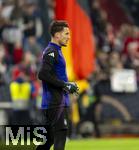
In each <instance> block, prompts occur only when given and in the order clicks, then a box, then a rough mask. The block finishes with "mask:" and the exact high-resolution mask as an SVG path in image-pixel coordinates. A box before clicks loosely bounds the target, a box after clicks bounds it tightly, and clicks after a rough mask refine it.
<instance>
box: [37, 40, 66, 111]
mask: <svg viewBox="0 0 139 150" xmlns="http://www.w3.org/2000/svg"><path fill="white" fill-rule="evenodd" d="M38 78H39V79H40V80H42V87H43V93H42V105H41V107H42V109H48V108H55V107H65V106H69V96H68V94H67V93H65V92H64V91H63V88H64V85H65V82H67V81H68V78H67V73H66V63H65V60H64V57H63V55H62V52H61V47H60V46H59V45H57V44H55V43H52V42H50V43H49V44H48V46H47V47H46V48H45V50H44V51H43V54H42V64H41V68H40V70H39V73H38Z"/></svg>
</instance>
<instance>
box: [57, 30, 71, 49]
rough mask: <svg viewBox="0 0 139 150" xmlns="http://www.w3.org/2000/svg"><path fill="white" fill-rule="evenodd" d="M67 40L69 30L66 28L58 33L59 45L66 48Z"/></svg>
mask: <svg viewBox="0 0 139 150" xmlns="http://www.w3.org/2000/svg"><path fill="white" fill-rule="evenodd" d="M69 39H70V30H69V28H68V27H64V29H63V30H62V31H61V32H59V45H60V46H67V44H68V41H69Z"/></svg>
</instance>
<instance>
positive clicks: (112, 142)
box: [0, 138, 139, 150]
mask: <svg viewBox="0 0 139 150" xmlns="http://www.w3.org/2000/svg"><path fill="white" fill-rule="evenodd" d="M138 149H139V138H131V139H128V138H126V139H124V138H120V139H110V138H107V139H82V140H69V141H68V142H67V143H66V150H138ZM0 150H35V146H34V145H32V146H20V145H18V146H11V145H10V146H5V144H4V143H1V144H0ZM51 150H52V149H51Z"/></svg>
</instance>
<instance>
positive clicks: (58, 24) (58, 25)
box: [49, 20, 69, 36]
mask: <svg viewBox="0 0 139 150" xmlns="http://www.w3.org/2000/svg"><path fill="white" fill-rule="evenodd" d="M64 27H67V28H69V25H68V23H67V22H66V21H64V20H55V21H53V22H52V23H51V24H50V28H49V31H50V34H51V36H54V35H55V33H56V32H60V31H62V30H63V28H64Z"/></svg>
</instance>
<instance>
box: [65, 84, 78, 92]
mask: <svg viewBox="0 0 139 150" xmlns="http://www.w3.org/2000/svg"><path fill="white" fill-rule="evenodd" d="M78 90H79V88H78V86H77V84H76V83H74V82H66V83H65V87H64V91H66V92H67V93H71V94H73V93H78Z"/></svg>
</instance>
